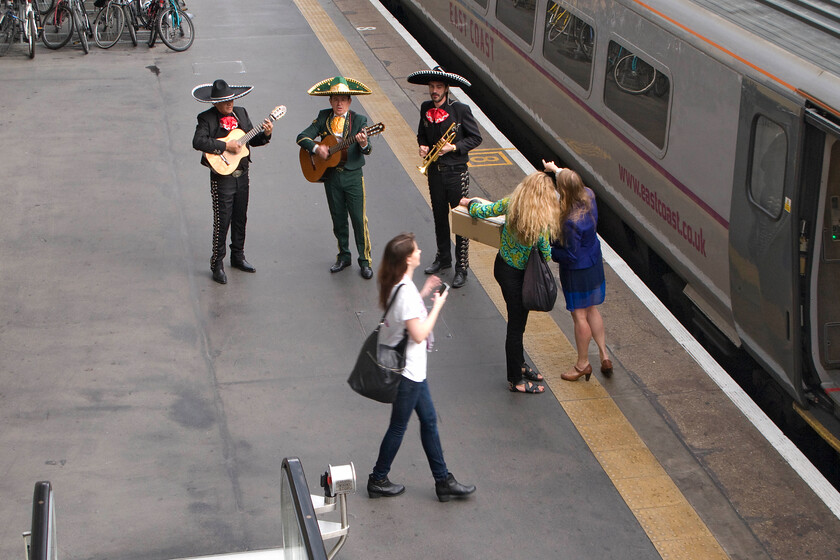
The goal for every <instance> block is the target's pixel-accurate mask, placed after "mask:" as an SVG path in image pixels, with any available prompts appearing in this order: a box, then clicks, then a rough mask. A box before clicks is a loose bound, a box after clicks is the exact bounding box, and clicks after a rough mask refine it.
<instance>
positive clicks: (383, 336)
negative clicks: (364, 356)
mask: <svg viewBox="0 0 840 560" xmlns="http://www.w3.org/2000/svg"><path fill="white" fill-rule="evenodd" d="M397 286H403V287H402V289H400V293H399V294H397V299H396V300H395V301H394V304H393V305H392V306H391V309H389V310H388V314H387V315H385V324H383V325H382V328H381V329H380V330H379V344H386V345H388V346H396V345H397V344H399V342H400V340H402V337H403V331H404V330H405V322H406V321H408V320H409V319H420V320H421V321H422V320H423V319H425V318H426V316H427V315H428V313H427V312H426V305H425V304H424V303H423V298H422V297H421V296H420V291H419V290H418V289H417V286H415V285H414V282H412V280H411V278H408V277H407V276H403V279H402V280H400V282H399V284H397ZM397 286H394V288H393V289H392V290H391V294H390V296H389V298H392V297H394V291H396V289H397ZM389 301H390V300H389ZM403 376H404V377H407V378H408V379H410V380H412V381H416V382H420V381H423V380H424V379H426V341H425V340H424V341H423V342H420V343H417V342H414V340H412V338H411V335H409V336H408V345H407V346H406V349H405V371H403Z"/></svg>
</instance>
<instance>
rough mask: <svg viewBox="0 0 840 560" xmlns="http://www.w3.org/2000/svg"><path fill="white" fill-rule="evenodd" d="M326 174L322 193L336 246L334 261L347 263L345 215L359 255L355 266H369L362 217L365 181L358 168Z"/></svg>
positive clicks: (348, 252)
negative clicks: (325, 197)
mask: <svg viewBox="0 0 840 560" xmlns="http://www.w3.org/2000/svg"><path fill="white" fill-rule="evenodd" d="M327 173H328V176H327V177H326V180H325V181H324V191H325V193H326V195H327V205H328V206H329V209H330V217H331V218H332V223H333V235H335V239H336V241H337V242H338V255H337V256H336V260H339V261H341V262H345V263H349V262H350V258H351V254H350V245H349V242H350V241H349V238H350V228H349V226H348V224H347V217H348V215H349V216H350V222H351V223H352V224H353V237H354V239H355V241H356V249H357V251H358V252H359V259H358V260H359V266H371V259H370V234H369V233H368V222H367V216H366V215H365V178H364V176H363V175H362V170H361V168H359V169H353V170H349V171H348V170H345V169H344V168H338V167H337V168H334V169H331V170H329V171H328V172H327Z"/></svg>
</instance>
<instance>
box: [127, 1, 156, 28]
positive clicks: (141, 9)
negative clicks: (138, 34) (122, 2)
mask: <svg viewBox="0 0 840 560" xmlns="http://www.w3.org/2000/svg"><path fill="white" fill-rule="evenodd" d="M131 5H132V7H131V9H132V10H134V14H135V15H136V16H137V22H138V23H139V24H140V25H139V27H143V28H146V29H152V27H154V23H155V22H154V21H152V20H151V19H150V18H149V14H152V13H154V11H153V10H154V9H155V8H157V4H153V3H152V2H147V1H143V2H141V0H132V2H131Z"/></svg>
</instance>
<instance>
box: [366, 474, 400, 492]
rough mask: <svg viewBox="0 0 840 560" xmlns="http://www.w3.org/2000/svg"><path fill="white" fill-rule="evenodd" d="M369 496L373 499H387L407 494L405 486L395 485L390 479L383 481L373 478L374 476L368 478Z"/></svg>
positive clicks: (386, 478)
mask: <svg viewBox="0 0 840 560" xmlns="http://www.w3.org/2000/svg"><path fill="white" fill-rule="evenodd" d="M367 490H368V496H370V497H371V498H379V497H382V496H384V497H386V498H393V497H394V496H399V495H400V494H402V493H403V492H405V486H403V485H402V484H394V483H393V482H391V481H390V480H388V477H387V476H386V477H385V478H381V479H378V480H377V479H375V478H373V474H371V475H370V476H368V487H367Z"/></svg>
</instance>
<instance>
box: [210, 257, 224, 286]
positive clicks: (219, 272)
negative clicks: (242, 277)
mask: <svg viewBox="0 0 840 560" xmlns="http://www.w3.org/2000/svg"><path fill="white" fill-rule="evenodd" d="M210 270H212V271H213V280H215V281H216V282H218V283H219V284H227V275H226V274H225V265H223V264H222V263H221V261H219V262H218V263H216V266H215V267H213V268H211V269H210Z"/></svg>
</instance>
